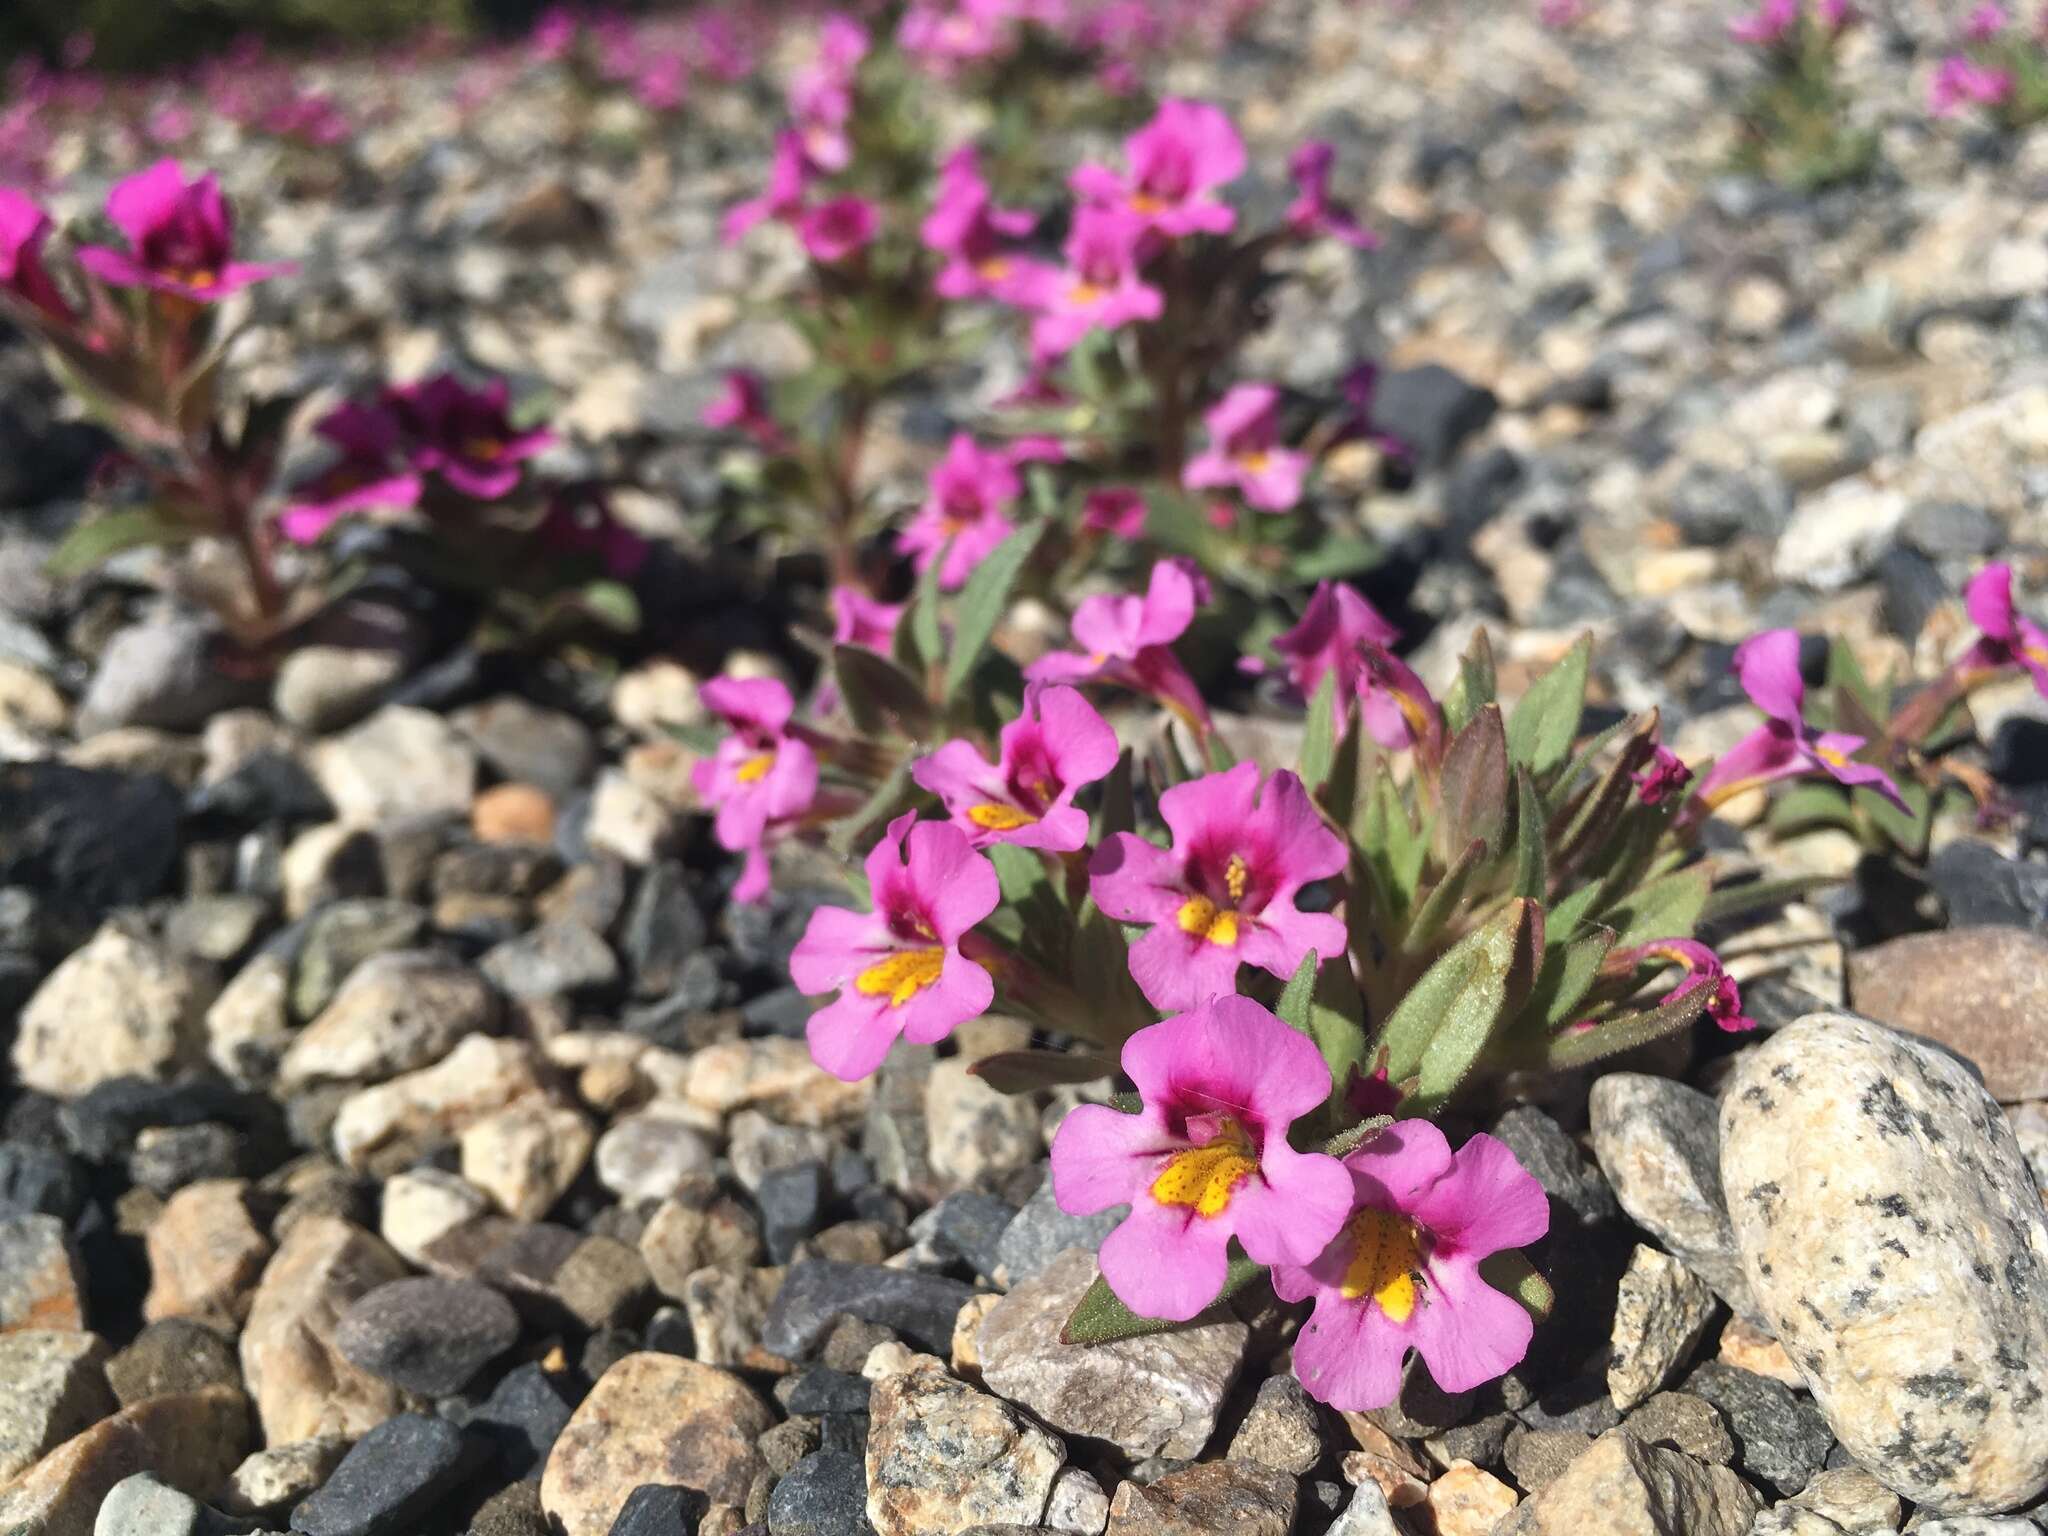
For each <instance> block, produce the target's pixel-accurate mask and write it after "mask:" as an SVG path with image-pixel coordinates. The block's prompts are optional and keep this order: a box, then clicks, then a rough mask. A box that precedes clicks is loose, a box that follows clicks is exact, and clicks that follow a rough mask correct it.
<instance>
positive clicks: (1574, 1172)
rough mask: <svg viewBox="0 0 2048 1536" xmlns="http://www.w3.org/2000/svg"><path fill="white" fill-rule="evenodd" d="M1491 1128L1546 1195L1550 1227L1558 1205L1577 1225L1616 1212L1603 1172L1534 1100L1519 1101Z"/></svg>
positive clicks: (1607, 1217) (1556, 1221) (1613, 1215)
mask: <svg viewBox="0 0 2048 1536" xmlns="http://www.w3.org/2000/svg"><path fill="white" fill-rule="evenodd" d="M1490 1130H1491V1134H1492V1135H1493V1136H1494V1137H1495V1138H1497V1139H1498V1140H1500V1141H1503V1142H1505V1143H1506V1144H1507V1147H1508V1150H1509V1151H1511V1152H1513V1153H1514V1154H1515V1161H1516V1162H1518V1163H1520V1164H1521V1165H1522V1168H1523V1169H1524V1171H1526V1172H1527V1173H1528V1174H1529V1175H1530V1176H1531V1177H1532V1178H1534V1179H1535V1180H1536V1182H1537V1183H1539V1184H1541V1185H1542V1186H1543V1192H1544V1193H1545V1194H1546V1195H1548V1196H1549V1197H1550V1206H1551V1212H1552V1218H1553V1219H1552V1230H1558V1229H1559V1228H1560V1227H1561V1225H1562V1223H1561V1221H1560V1220H1559V1219H1558V1217H1559V1212H1560V1209H1561V1210H1562V1211H1564V1212H1569V1213H1570V1217H1571V1219H1572V1220H1573V1221H1575V1222H1577V1223H1578V1224H1579V1225H1581V1226H1595V1225H1598V1224H1599V1223H1601V1222H1604V1221H1612V1220H1614V1219H1615V1218H1616V1217H1618V1216H1619V1215H1620V1214H1621V1207H1620V1206H1619V1205H1618V1204H1616V1203H1615V1199H1614V1191H1613V1189H1611V1188H1610V1187H1609V1186H1608V1183H1607V1180H1606V1178H1605V1176H1603V1175H1602V1174H1601V1172H1600V1169H1599V1167H1598V1166H1597V1165H1595V1164H1594V1163H1593V1161H1592V1160H1591V1159H1589V1158H1588V1157H1587V1156H1586V1154H1585V1153H1583V1152H1581V1151H1580V1150H1579V1144H1578V1143H1577V1142H1575V1141H1573V1140H1572V1138H1571V1137H1569V1136H1567V1135H1566V1134H1565V1133H1564V1129H1563V1128H1562V1127H1561V1126H1559V1125H1558V1123H1557V1122H1556V1121H1555V1120H1553V1119H1551V1117H1550V1116H1549V1115H1547V1114H1546V1113H1544V1112H1543V1111H1542V1110H1541V1109H1539V1108H1537V1107H1536V1106H1535V1105H1534V1104H1518V1105H1516V1106H1515V1107H1514V1108H1513V1109H1511V1110H1509V1111H1508V1112H1507V1113H1506V1114H1504V1115H1502V1116H1501V1117H1500V1118H1499V1119H1498V1120H1496V1121H1494V1123H1493V1125H1492V1127H1491V1128H1490Z"/></svg>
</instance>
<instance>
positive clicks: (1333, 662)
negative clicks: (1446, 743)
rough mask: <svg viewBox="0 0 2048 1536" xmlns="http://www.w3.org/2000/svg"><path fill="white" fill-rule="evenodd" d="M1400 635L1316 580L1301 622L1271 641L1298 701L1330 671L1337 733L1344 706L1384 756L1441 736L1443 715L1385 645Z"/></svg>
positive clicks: (1340, 588) (1347, 592) (1333, 585)
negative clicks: (1354, 703) (1355, 707)
mask: <svg viewBox="0 0 2048 1536" xmlns="http://www.w3.org/2000/svg"><path fill="white" fill-rule="evenodd" d="M1400 634H1401V632H1400V631H1399V630H1397V629H1396V628H1394V626H1393V625H1392V624H1389V623H1388V622H1387V621H1386V620H1385V619H1384V618H1382V617H1381V616H1380V612H1379V610H1378V609H1376V608H1374V607H1373V605H1372V604H1371V603H1369V602H1367V601H1366V600H1365V599H1364V598H1363V597H1361V596H1360V595H1359V594H1358V593H1357V592H1356V591H1355V590H1353V589H1352V588H1351V587H1349V586H1347V585H1346V584H1344V583H1343V582H1338V581H1319V582H1317V583H1316V589H1315V591H1314V593H1313V594H1311V595H1310V597H1309V600H1308V606H1307V607H1306V608H1304V609H1303V610H1302V614H1301V622H1300V623H1298V624H1296V625H1295V626H1294V627H1293V628H1292V629H1290V630H1287V631H1286V632H1285V633H1283V634H1280V635H1277V636H1275V637H1274V639H1273V649H1274V650H1275V651H1276V652H1278V653H1279V654H1280V656H1281V657H1282V658H1283V659H1284V660H1285V661H1286V664H1287V675H1288V678H1289V680H1290V681H1291V682H1292V683H1293V684H1294V686H1295V688H1296V689H1297V690H1298V691H1299V692H1300V693H1301V695H1302V696H1303V697H1304V698H1313V697H1315V693H1316V690H1317V689H1319V688H1320V687H1322V685H1323V677H1324V675H1325V674H1326V673H1328V672H1331V671H1333V670H1334V671H1335V672H1336V674H1337V686H1336V688H1335V690H1334V691H1333V696H1332V698H1331V707H1332V708H1333V709H1334V710H1335V711H1336V715H1337V725H1338V727H1339V728H1340V729H1341V728H1342V726H1343V723H1344V713H1345V711H1346V710H1348V709H1349V708H1350V701H1351V700H1352V699H1354V698H1356V699H1357V700H1358V702H1359V718H1360V719H1361V720H1363V721H1364V723H1365V728H1366V730H1367V731H1368V732H1369V733H1370V734H1371V736H1372V739H1373V740H1374V741H1376V742H1378V743H1379V744H1380V745H1381V746H1383V747H1385V748H1386V749H1387V750H1388V751H1390V752H1405V751H1408V750H1409V749H1411V748H1415V747H1421V748H1423V749H1425V750H1430V749H1433V746H1434V744H1435V743H1436V742H1437V741H1438V740H1439V739H1440V738H1441V737H1442V735H1443V713H1442V711H1441V710H1439V709H1438V708H1437V704H1436V700H1435V699H1433V698H1431V697H1430V694H1429V689H1428V688H1427V687H1426V686H1425V685H1424V684H1423V681H1422V679H1421V678H1420V677H1418V676H1416V674H1415V671H1414V669H1413V668H1412V667H1410V666H1409V665H1408V663H1406V662H1405V661H1403V660H1401V658H1400V657H1398V656H1396V655H1395V654H1394V653H1393V651H1392V650H1391V649H1390V647H1391V646H1392V645H1393V643H1394V642H1395V641H1396V640H1398V639H1399V638H1400Z"/></svg>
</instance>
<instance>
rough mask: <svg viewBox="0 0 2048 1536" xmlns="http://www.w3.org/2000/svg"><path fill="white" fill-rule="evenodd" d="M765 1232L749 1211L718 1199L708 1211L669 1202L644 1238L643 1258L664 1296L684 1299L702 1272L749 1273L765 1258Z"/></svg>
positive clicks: (650, 1223)
mask: <svg viewBox="0 0 2048 1536" xmlns="http://www.w3.org/2000/svg"><path fill="white" fill-rule="evenodd" d="M761 1251H762V1250H761V1234H760V1228H759V1227H758V1225H757V1224H756V1223H755V1221H754V1218H753V1216H752V1215H750V1214H749V1213H748V1212H747V1211H746V1210H745V1209H744V1208H743V1207H741V1206H740V1205H738V1204H737V1203H735V1202H734V1201H731V1200H717V1201H714V1202H713V1203H712V1204H711V1205H710V1206H709V1207H707V1208H706V1209H704V1210H698V1209H696V1208H695V1207H694V1206H690V1205H686V1204H684V1203H683V1202H681V1201H679V1200H664V1201H663V1202H662V1203H661V1204H660V1205H659V1206H657V1207H656V1208H655V1211H654V1214H653V1216H651V1217H650V1218H648V1222H647V1226H646V1229H645V1230H644V1231H642V1232H641V1234H640V1257H641V1258H643V1259H645V1260H646V1261H647V1270H648V1273H649V1274H650V1275H652V1276H653V1278H654V1283H655V1285H656V1286H657V1287H658V1288H659V1289H660V1291H661V1293H662V1294H663V1295H664V1296H671V1297H674V1298H675V1299H676V1300H678V1301H680V1300H682V1298H683V1293H684V1286H685V1283H686V1282H687V1281H688V1280H689V1278H690V1277H691V1276H692V1275H694V1274H695V1273H696V1272H697V1271H698V1270H700V1269H705V1268H709V1267H714V1266H715V1267H719V1268H726V1269H744V1268H747V1267H749V1266H751V1265H753V1264H754V1263H755V1262H757V1261H758V1260H759V1258H760V1257H761Z"/></svg>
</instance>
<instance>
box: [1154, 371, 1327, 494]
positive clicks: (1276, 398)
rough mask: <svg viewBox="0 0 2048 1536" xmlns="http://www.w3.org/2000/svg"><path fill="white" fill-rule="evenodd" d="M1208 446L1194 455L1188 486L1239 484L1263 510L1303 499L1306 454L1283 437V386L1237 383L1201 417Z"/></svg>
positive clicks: (1187, 474) (1204, 487)
mask: <svg viewBox="0 0 2048 1536" xmlns="http://www.w3.org/2000/svg"><path fill="white" fill-rule="evenodd" d="M1202 422H1203V425H1204V426H1206V427H1207V428H1208V429H1209V446H1208V447H1207V448H1206V449H1204V450H1203V451H1202V452H1201V453H1199V454H1197V455H1195V457H1194V458H1192V459H1190V460H1189V461H1188V464H1187V468H1186V469H1185V470H1184V471H1182V474H1181V484H1183V485H1185V486H1186V487H1187V488H1188V489H1189V490H1216V489H1219V488H1224V487H1228V488H1231V489H1234V490H1236V492H1237V493H1238V495H1240V496H1242V497H1243V498H1244V499H1245V503H1246V505H1248V506H1253V507H1256V508H1258V509H1259V510H1260V511H1261V512H1286V511H1290V510H1292V509H1293V508H1294V506H1295V505H1296V504H1297V503H1299V502H1300V500H1301V487H1302V481H1303V480H1304V479H1305V478H1306V477H1307V475H1308V455H1307V454H1305V453H1298V452H1296V451H1295V450H1294V449H1292V448H1286V447H1282V446H1281V443H1280V391H1279V390H1277V389H1275V388H1274V387H1273V386H1272V385H1270V384H1238V385H1234V386H1232V388H1231V389H1230V390H1229V392H1228V393H1226V394H1225V395H1224V396H1223V398H1222V399H1221V400H1219V401H1218V402H1217V403H1216V404H1215V405H1214V406H1212V407H1211V408H1210V409H1209V411H1208V413H1207V414H1206V415H1205V416H1203V418H1202Z"/></svg>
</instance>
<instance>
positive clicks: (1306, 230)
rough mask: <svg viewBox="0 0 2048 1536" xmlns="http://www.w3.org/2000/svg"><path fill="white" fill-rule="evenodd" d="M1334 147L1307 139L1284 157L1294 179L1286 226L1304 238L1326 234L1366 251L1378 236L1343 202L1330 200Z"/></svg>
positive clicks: (1288, 170) (1325, 141)
mask: <svg viewBox="0 0 2048 1536" xmlns="http://www.w3.org/2000/svg"><path fill="white" fill-rule="evenodd" d="M1336 161H1337V149H1336V146H1335V145H1333V144H1331V143H1330V142H1329V141H1328V140H1325V139H1310V140H1309V141H1308V142H1307V143H1306V144H1304V145H1302V146H1301V147H1300V148H1299V149H1297V150H1295V152H1294V153H1293V154H1292V155H1290V156H1288V157H1287V174H1288V175H1289V176H1291V177H1293V178H1294V187H1295V197H1294V201H1293V202H1291V203H1289V204H1288V205H1287V227H1288V228H1289V229H1290V230H1292V231H1293V232H1294V234H1295V235H1296V236H1297V237H1298V238H1300V239H1303V240H1307V239H1312V238H1314V237H1315V236H1317V235H1328V236H1329V237H1330V238H1331V239H1333V240H1339V241H1342V242H1343V243H1344V244H1345V245H1348V246H1351V247H1352V248H1353V249H1355V250H1361V251H1369V250H1371V249H1372V248H1373V247H1374V246H1376V245H1378V244H1379V243H1380V242H1379V237H1378V236H1377V235H1375V234H1373V232H1372V231H1371V230H1369V229H1367V228H1366V227H1365V226H1364V225H1363V224H1361V223H1359V222H1358V219H1357V216H1356V215H1354V214H1353V213H1352V211H1351V210H1350V209H1349V208H1347V207H1345V206H1344V205H1343V204H1342V203H1336V202H1332V201H1331V200H1330V169H1331V167H1332V166H1334V165H1335V164H1336Z"/></svg>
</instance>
